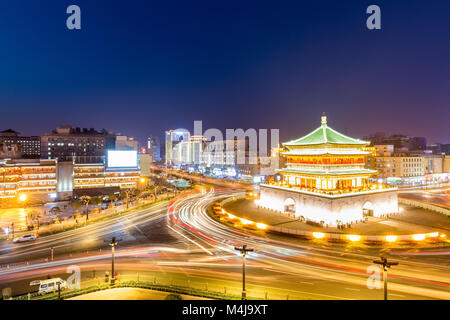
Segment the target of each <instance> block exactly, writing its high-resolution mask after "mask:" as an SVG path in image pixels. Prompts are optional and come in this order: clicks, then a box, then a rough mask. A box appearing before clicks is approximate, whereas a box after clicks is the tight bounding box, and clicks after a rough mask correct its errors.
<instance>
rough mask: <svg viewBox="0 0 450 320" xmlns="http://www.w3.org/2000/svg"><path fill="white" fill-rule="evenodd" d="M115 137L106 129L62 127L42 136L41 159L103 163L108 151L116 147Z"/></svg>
mask: <svg viewBox="0 0 450 320" xmlns="http://www.w3.org/2000/svg"><path fill="white" fill-rule="evenodd" d="M115 138H116V137H115V135H114V133H112V132H108V131H106V130H105V129H103V130H102V131H96V130H94V129H93V128H91V129H89V130H88V129H86V128H83V129H82V130H81V129H80V128H72V127H71V126H67V125H66V126H61V127H59V128H56V129H55V130H53V132H52V133H50V134H43V135H42V136H41V159H58V161H75V162H76V163H102V162H104V159H105V153H106V150H108V149H114V147H115Z"/></svg>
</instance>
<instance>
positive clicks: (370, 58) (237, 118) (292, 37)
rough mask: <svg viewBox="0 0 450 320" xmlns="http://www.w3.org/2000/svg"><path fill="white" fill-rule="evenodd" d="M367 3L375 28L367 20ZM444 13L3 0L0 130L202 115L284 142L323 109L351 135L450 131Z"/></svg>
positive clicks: (137, 124)
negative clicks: (377, 14) (74, 20)
mask: <svg viewBox="0 0 450 320" xmlns="http://www.w3.org/2000/svg"><path fill="white" fill-rule="evenodd" d="M70 4H77V5H79V6H80V7H81V11H82V29H81V30H79V31H72V30H68V29H67V28H66V26H65V23H66V18H67V16H68V15H67V14H66V13H65V12H66V8H67V6H68V5H70ZM370 4H378V5H379V6H380V7H381V14H382V30H380V31H370V30H367V28H366V26H365V25H366V18H367V14H366V13H365V11H366V8H367V6H368V5H370ZM449 17H450V1H412V0H408V1H400V0H396V1H392V0H391V1H363V0H359V1H350V0H346V1H307V2H306V1H305V2H302V1H292V2H284V1H260V0H259V1H251V0H245V1H242V0H240V1H231V0H230V1H215V0H213V1H211V0H209V1H195V0H191V1H167V0H164V1H151V0H142V1H139V0H127V1H111V0H95V1H93V0H86V1H84V0H70V1H65V0H55V1H49V0H39V1H37V0H14V1H3V2H2V3H1V7H0V40H1V50H0V106H1V110H2V116H1V117H0V129H6V128H9V127H11V128H13V129H16V130H18V131H20V132H22V133H23V134H30V135H31V134H36V135H39V134H41V133H43V132H49V131H51V129H53V128H55V127H56V126H58V125H60V124H72V125H73V126H80V127H95V128H98V129H101V128H107V129H110V130H116V131H119V132H122V133H123V134H127V135H132V136H135V137H137V138H138V139H139V140H143V139H144V137H146V136H147V135H148V134H156V135H160V136H162V135H163V131H164V130H166V129H175V128H179V127H186V128H188V129H192V126H193V121H194V120H203V123H204V128H211V127H218V128H221V129H224V128H279V129H280V132H281V138H282V140H283V141H285V140H288V139H291V138H295V137H298V136H302V135H303V134H305V133H307V132H308V131H310V130H311V129H313V128H315V127H317V126H318V125H319V121H320V115H321V114H322V112H323V111H325V112H326V113H327V115H328V117H329V124H330V125H331V126H332V127H334V128H335V129H337V130H339V131H342V132H347V133H348V134H349V135H352V136H357V137H360V136H364V135H366V134H369V133H372V132H375V131H386V132H388V133H405V134H410V135H416V136H426V137H427V138H428V140H429V141H428V142H429V143H432V142H450V130H449V119H450V108H449V103H450V18H449ZM142 142H143V141H142Z"/></svg>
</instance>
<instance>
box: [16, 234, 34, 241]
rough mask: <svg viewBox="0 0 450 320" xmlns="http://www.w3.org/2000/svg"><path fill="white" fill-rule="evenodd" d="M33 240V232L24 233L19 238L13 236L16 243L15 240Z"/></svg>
mask: <svg viewBox="0 0 450 320" xmlns="http://www.w3.org/2000/svg"><path fill="white" fill-rule="evenodd" d="M34 240H36V236H35V235H34V234H26V235H24V236H21V237H19V238H15V239H14V240H13V242H14V243H17V242H25V241H34Z"/></svg>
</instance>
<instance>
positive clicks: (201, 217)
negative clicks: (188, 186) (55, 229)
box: [0, 187, 450, 299]
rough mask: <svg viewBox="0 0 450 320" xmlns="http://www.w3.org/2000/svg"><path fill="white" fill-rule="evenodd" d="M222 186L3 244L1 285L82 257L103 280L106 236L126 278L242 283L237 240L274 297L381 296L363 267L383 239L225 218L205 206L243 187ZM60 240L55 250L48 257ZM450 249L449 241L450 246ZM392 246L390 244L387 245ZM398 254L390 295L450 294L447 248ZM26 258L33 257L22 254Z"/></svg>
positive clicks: (92, 278) (252, 273) (251, 279)
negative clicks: (300, 231) (240, 225)
mask: <svg viewBox="0 0 450 320" xmlns="http://www.w3.org/2000/svg"><path fill="white" fill-rule="evenodd" d="M240 192H242V191H239V189H237V190H236V189H230V188H227V187H221V188H216V189H212V190H210V191H209V192H204V193H200V192H192V193H190V194H188V195H185V196H183V197H180V198H179V199H177V200H176V201H173V202H172V203H170V204H169V203H161V204H158V205H156V206H154V207H152V208H149V209H145V210H140V211H137V212H134V213H131V214H129V215H127V216H123V217H120V218H116V219H113V220H108V221H105V222H102V223H99V224H95V225H90V226H87V227H84V228H80V229H77V230H73V231H69V232H66V233H62V234H58V235H54V236H49V237H45V238H41V239H38V240H37V241H36V242H35V243H29V244H18V245H12V244H5V243H3V244H2V245H0V254H1V256H0V264H2V265H5V263H10V264H12V263H13V262H15V263H18V262H20V263H21V264H20V265H16V266H13V265H10V268H9V269H5V268H3V269H1V270H0V287H1V288H3V287H11V288H13V292H15V293H16V294H21V293H25V292H27V290H29V287H28V283H29V282H30V281H31V280H34V279H38V278H45V277H46V276H47V275H60V276H62V277H63V278H67V274H65V271H66V268H67V266H69V265H73V264H76V265H79V266H80V267H81V270H82V280H83V285H84V286H87V285H92V284H97V283H99V282H101V281H103V275H104V272H105V271H106V270H109V267H110V253H109V251H108V249H109V248H108V247H109V246H108V241H109V240H110V239H111V236H113V235H114V236H116V237H117V238H119V239H120V242H119V246H118V247H117V255H116V256H117V261H116V270H118V273H119V277H120V278H121V279H124V280H126V279H133V280H136V279H137V278H139V279H140V280H147V281H155V280H156V281H157V282H158V283H161V282H162V283H167V284H168V285H170V284H173V283H175V284H180V285H181V284H184V285H189V286H192V287H198V288H206V287H207V288H208V289H209V290H216V291H223V292H225V291H227V293H234V294H239V293H240V286H241V282H240V281H241V257H240V256H239V254H238V253H237V252H236V251H235V250H234V246H235V245H242V244H244V243H245V244H247V245H249V246H251V247H252V248H254V249H255V252H254V253H250V254H249V256H248V257H247V265H248V269H247V292H248V293H247V295H248V296H250V297H259V298H262V299H264V298H266V297H267V298H269V299H381V298H382V295H383V293H382V290H376V289H372V290H371V289H368V288H367V279H368V277H369V275H368V274H367V273H366V269H367V267H368V266H369V265H371V264H372V261H373V260H375V259H377V258H379V256H380V254H381V253H380V252H379V249H374V250H366V249H358V250H355V249H353V248H346V247H337V246H321V245H316V244H312V243H308V242H300V241H290V240H286V239H279V238H276V237H274V236H270V237H269V236H267V235H261V236H256V235H252V234H247V233H245V232H241V231H239V230H234V229H231V228H229V227H227V226H224V225H222V224H220V223H218V222H216V221H215V220H213V219H212V218H211V217H209V216H208V214H207V212H206V208H207V207H208V206H209V205H210V204H211V203H213V202H215V201H217V200H219V199H222V198H226V197H230V196H232V195H236V194H239V193H240ZM51 247H54V248H55V251H54V254H55V260H54V261H45V260H43V259H46V258H48V257H49V250H50V248H51ZM447 251H448V250H447ZM384 254H386V253H384ZM391 257H394V258H395V260H397V261H399V262H400V264H399V266H396V267H395V268H393V269H392V270H390V272H389V278H390V282H389V289H390V290H389V291H390V299H449V298H450V281H449V279H448V276H447V275H448V274H449V271H450V265H449V261H448V259H447V257H448V256H443V255H439V256H426V257H423V256H420V257H418V256H410V255H402V254H397V255H395V256H394V255H392V256H391ZM27 260H28V261H29V265H27V264H26V263H25V264H24V263H23V262H24V261H25V262H26V261H27Z"/></svg>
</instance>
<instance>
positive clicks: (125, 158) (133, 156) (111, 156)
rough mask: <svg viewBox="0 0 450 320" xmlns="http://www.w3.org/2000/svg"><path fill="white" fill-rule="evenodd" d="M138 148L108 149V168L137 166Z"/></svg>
mask: <svg viewBox="0 0 450 320" xmlns="http://www.w3.org/2000/svg"><path fill="white" fill-rule="evenodd" d="M137 166H138V163H137V151H136V150H108V162H107V167H108V168H137Z"/></svg>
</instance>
